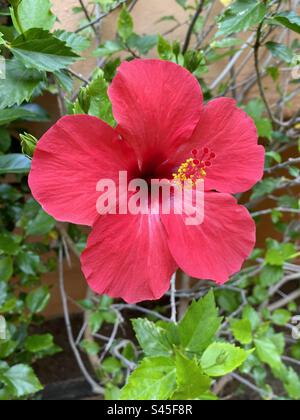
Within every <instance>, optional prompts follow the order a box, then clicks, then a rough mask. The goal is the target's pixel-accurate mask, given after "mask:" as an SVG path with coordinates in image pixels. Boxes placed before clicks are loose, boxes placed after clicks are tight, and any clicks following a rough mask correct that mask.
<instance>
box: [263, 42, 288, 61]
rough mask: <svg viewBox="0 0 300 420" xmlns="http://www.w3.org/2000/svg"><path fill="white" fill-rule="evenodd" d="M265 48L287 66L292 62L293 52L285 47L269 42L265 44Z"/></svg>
mask: <svg viewBox="0 0 300 420" xmlns="http://www.w3.org/2000/svg"><path fill="white" fill-rule="evenodd" d="M266 47H267V48H268V50H269V51H270V52H271V54H272V55H273V56H274V57H275V58H278V59H279V60H282V61H284V62H285V63H288V64H290V63H291V62H292V60H293V57H294V53H293V50H292V49H291V48H288V47H287V46H286V45H284V44H278V43H277V42H273V41H270V42H267V43H266Z"/></svg>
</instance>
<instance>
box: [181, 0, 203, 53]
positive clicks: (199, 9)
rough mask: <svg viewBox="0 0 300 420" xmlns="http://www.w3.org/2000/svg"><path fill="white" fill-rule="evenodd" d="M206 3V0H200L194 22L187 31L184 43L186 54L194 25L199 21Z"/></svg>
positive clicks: (183, 49) (183, 48) (183, 50)
mask: <svg viewBox="0 0 300 420" xmlns="http://www.w3.org/2000/svg"><path fill="white" fill-rule="evenodd" d="M204 4H205V0H200V1H199V5H198V7H197V9H196V12H195V14H194V17H193V19H192V22H191V24H190V26H189V29H188V31H187V34H186V38H185V41H184V44H183V47H182V54H185V53H186V52H187V50H188V48H189V46H190V43H191V39H192V35H193V31H194V27H195V25H196V23H197V20H198V18H199V16H200V15H201V13H202V11H203V8H204Z"/></svg>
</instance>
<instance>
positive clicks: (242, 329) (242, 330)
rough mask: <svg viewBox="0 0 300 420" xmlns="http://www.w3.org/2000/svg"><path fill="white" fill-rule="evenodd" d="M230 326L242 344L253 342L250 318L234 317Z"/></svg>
mask: <svg viewBox="0 0 300 420" xmlns="http://www.w3.org/2000/svg"><path fill="white" fill-rule="evenodd" d="M230 328H231V331H232V334H233V336H234V338H235V339H236V340H237V341H239V342H240V343H241V344H244V345H247V344H250V343H251V342H252V330H251V323H250V321H249V320H248V319H241V320H239V319H234V320H232V321H231V322H230Z"/></svg>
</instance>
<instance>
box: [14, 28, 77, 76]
mask: <svg viewBox="0 0 300 420" xmlns="http://www.w3.org/2000/svg"><path fill="white" fill-rule="evenodd" d="M24 38H25V39H24ZM10 49H11V51H12V53H13V54H14V55H15V57H17V58H18V59H19V60H21V61H22V62H23V64H24V65H25V67H26V68H29V69H37V70H40V71H49V72H54V71H57V70H61V69H64V68H67V67H68V66H69V65H71V64H73V63H74V62H75V61H76V60H77V59H78V58H79V56H78V55H77V54H76V53H75V52H73V51H72V49H71V48H70V47H68V46H67V45H66V44H65V43H64V42H63V41H61V40H59V39H58V38H56V37H55V36H53V35H52V34H51V33H50V32H48V31H44V30H43V29H30V30H29V31H27V32H25V33H24V36H19V37H18V38H16V39H15V40H14V41H13V42H12V44H11V46H10Z"/></svg>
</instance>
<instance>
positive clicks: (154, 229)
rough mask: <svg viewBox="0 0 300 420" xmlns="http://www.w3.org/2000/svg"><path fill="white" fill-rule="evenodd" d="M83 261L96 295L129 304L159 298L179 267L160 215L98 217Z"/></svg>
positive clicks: (87, 277)
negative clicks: (121, 300) (106, 296)
mask: <svg viewBox="0 0 300 420" xmlns="http://www.w3.org/2000/svg"><path fill="white" fill-rule="evenodd" d="M81 262H82V269H83V272H84V274H85V277H86V279H87V281H88V283H89V285H90V287H91V288H92V289H93V290H94V291H95V292H96V293H99V294H107V295H109V296H111V297H113V298H122V299H124V300H125V301H126V302H128V303H135V302H140V301H144V300H155V299H159V298H160V297H161V296H162V295H163V294H164V293H165V292H166V291H167V290H168V289H169V287H170V279H171V276H172V274H173V273H174V272H175V271H176V268H177V267H176V265H175V263H174V260H173V258H172V256H171V254H170V251H169V249H168V245H167V238H166V234H165V230H164V227H163V225H162V223H161V221H160V219H159V216H146V215H143V216H141V215H139V216H132V215H126V216H125V215H124V216H123V215H117V216H113V215H107V216H103V217H100V218H98V220H97V222H96V224H95V225H94V227H93V231H92V233H91V235H90V237H89V240H88V245H87V249H86V250H85V251H84V253H83V255H82V259H81Z"/></svg>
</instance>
